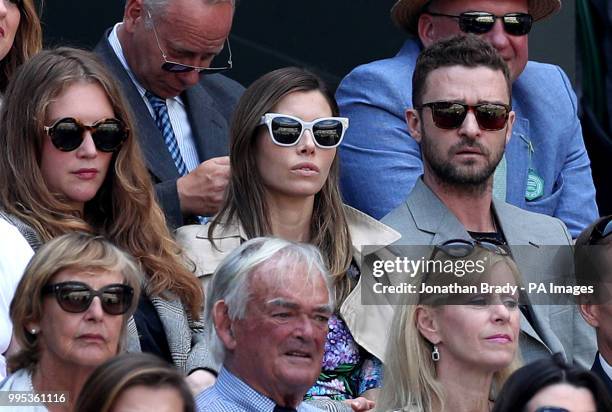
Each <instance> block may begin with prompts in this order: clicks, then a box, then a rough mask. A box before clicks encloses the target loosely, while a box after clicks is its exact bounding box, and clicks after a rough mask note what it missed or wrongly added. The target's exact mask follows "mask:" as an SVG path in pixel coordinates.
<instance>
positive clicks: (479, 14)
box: [425, 11, 533, 36]
mask: <svg viewBox="0 0 612 412" xmlns="http://www.w3.org/2000/svg"><path fill="white" fill-rule="evenodd" d="M425 13H427V14H429V15H430V16H438V17H449V18H452V19H457V20H459V29H460V30H461V31H462V32H464V33H473V34H483V33H488V32H489V31H491V29H493V26H495V20H497V19H501V20H502V22H503V26H504V31H505V32H506V33H508V34H510V35H512V36H524V35H526V34H528V33H529V32H530V31H531V26H532V25H533V16H531V14H529V13H507V14H504V15H503V16H497V15H495V14H493V13H488V12H486V11H467V12H464V13H461V14H459V15H453V14H445V13H435V12H431V11H427V12H425Z"/></svg>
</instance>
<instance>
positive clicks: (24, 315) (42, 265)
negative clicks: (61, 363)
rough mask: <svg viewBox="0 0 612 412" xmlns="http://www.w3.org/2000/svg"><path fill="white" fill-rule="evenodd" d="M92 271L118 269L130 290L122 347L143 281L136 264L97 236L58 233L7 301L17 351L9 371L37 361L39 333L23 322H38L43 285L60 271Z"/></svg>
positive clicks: (122, 333) (30, 367) (9, 363)
mask: <svg viewBox="0 0 612 412" xmlns="http://www.w3.org/2000/svg"><path fill="white" fill-rule="evenodd" d="M68 269H72V270H82V271H86V272H93V273H94V274H95V273H97V272H100V271H104V272H119V273H121V274H122V275H123V279H124V283H125V284H126V285H129V286H131V287H132V289H134V296H133V298H132V303H131V306H130V308H129V310H128V311H127V312H126V313H124V314H123V315H122V316H123V326H122V331H121V342H120V345H119V348H118V349H119V350H121V348H122V347H124V346H125V343H126V340H127V336H126V333H125V332H126V330H127V321H128V319H129V318H130V316H132V315H133V314H134V311H135V310H136V306H137V305H138V297H139V295H140V289H141V287H140V285H141V283H142V281H143V276H142V273H141V272H140V268H139V267H138V264H137V263H136V262H135V261H134V260H133V259H132V257H131V256H129V255H128V254H127V253H125V252H123V251H122V250H120V249H119V248H117V247H116V246H114V245H112V244H111V243H110V242H108V241H106V240H104V238H102V237H101V236H94V235H91V234H87V233H81V232H73V233H68V234H66V235H63V236H59V237H57V238H55V239H53V240H51V241H49V242H48V243H46V244H44V245H43V246H42V247H41V248H40V249H39V250H38V252H37V253H36V254H35V255H34V257H33V258H32V260H31V261H30V263H29V264H28V266H27V267H26V269H25V271H24V275H23V277H22V278H21V280H20V282H19V285H18V286H17V289H16V291H15V296H14V297H13V300H12V302H11V307H10V316H11V321H12V322H13V335H14V337H15V339H16V340H17V343H18V344H19V347H20V350H19V352H17V353H16V354H15V355H14V356H12V357H10V358H9V359H8V366H9V369H10V370H11V371H13V372H14V371H16V370H18V369H23V368H26V369H29V370H31V371H33V369H34V368H35V367H36V365H37V364H38V361H39V360H40V351H41V348H40V341H39V335H38V334H33V333H31V332H30V331H29V330H28V328H27V324H28V323H30V322H39V321H40V320H41V318H42V316H43V293H42V290H43V288H44V287H45V286H46V285H47V284H48V283H49V282H51V280H52V279H53V277H54V276H55V275H56V274H58V273H59V272H62V271H64V270H68Z"/></svg>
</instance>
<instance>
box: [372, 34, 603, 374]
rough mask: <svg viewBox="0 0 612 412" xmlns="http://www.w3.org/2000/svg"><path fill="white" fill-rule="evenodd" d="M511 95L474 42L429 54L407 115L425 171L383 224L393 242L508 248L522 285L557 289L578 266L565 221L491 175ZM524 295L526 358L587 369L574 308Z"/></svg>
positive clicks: (508, 120)
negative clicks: (502, 187) (512, 193)
mask: <svg viewBox="0 0 612 412" xmlns="http://www.w3.org/2000/svg"><path fill="white" fill-rule="evenodd" d="M510 93H511V82H510V76H509V72H508V68H507V67H506V65H505V64H504V62H503V60H502V59H501V58H500V57H499V55H498V54H497V53H496V51H495V50H494V49H493V48H492V47H491V46H490V45H488V44H487V43H486V42H484V41H482V40H480V39H478V38H477V37H475V36H467V37H454V38H451V39H449V40H445V41H442V42H440V43H437V44H435V45H433V46H431V47H430V48H428V49H426V50H424V51H423V52H422V53H421V55H420V56H419V59H418V60H417V65H416V69H415V74H414V78H413V101H414V107H415V108H414V109H408V110H407V111H406V120H407V123H408V129H409V131H410V134H411V136H412V137H413V138H414V139H415V140H416V141H417V142H418V143H419V145H420V147H421V152H422V157H423V165H424V172H423V175H422V176H421V178H420V179H419V180H418V181H417V184H416V186H415V188H414V189H413V190H412V192H411V193H410V195H409V196H408V198H407V199H406V201H405V202H404V203H402V204H401V205H400V206H399V207H398V208H396V209H395V210H393V211H392V212H391V213H390V214H388V215H387V216H386V217H385V218H384V219H383V220H382V221H383V222H384V223H386V224H387V225H389V226H391V227H393V228H394V229H396V230H397V231H398V232H400V233H401V234H402V239H401V240H400V241H398V242H397V243H396V245H439V244H441V243H444V242H445V241H448V240H451V239H464V240H469V241H474V242H478V241H480V242H483V241H488V242H492V243H501V244H505V245H507V246H508V247H509V249H510V251H511V254H512V256H513V258H514V260H515V261H516V263H517V265H518V267H519V269H520V271H521V273H522V276H523V280H524V283H525V285H529V284H539V283H544V281H546V284H548V283H549V282H551V281H552V282H553V283H554V282H555V281H557V280H559V281H560V278H559V277H558V274H560V273H561V272H567V269H568V268H567V266H571V265H567V262H568V260H567V259H571V236H570V234H569V233H568V231H567V229H566V227H565V225H564V224H563V223H562V222H561V221H560V220H558V219H556V218H552V217H549V216H545V215H541V214H536V213H532V212H527V211H525V210H522V209H519V208H517V207H515V206H512V205H510V204H508V203H506V202H503V201H499V200H496V199H493V196H492V184H493V172H494V171H495V168H496V166H497V164H498V163H499V161H500V159H501V157H502V155H503V153H504V149H505V146H506V144H507V143H508V141H509V139H510V136H511V133H512V124H513V122H514V119H515V115H514V112H513V111H512V110H511V96H510ZM553 245H554V246H556V248H553ZM551 276H553V277H551ZM526 299H527V303H529V304H527V305H525V306H523V307H522V308H521V309H522V316H521V337H520V347H521V352H522V355H523V359H524V360H525V361H526V362H529V361H531V360H534V359H536V358H539V357H542V356H548V354H549V353H552V352H562V353H564V355H565V357H566V358H567V360H568V361H570V362H576V363H578V364H580V365H582V366H585V367H588V366H590V362H592V359H593V356H594V354H595V339H594V335H593V334H592V331H590V330H589V329H588V326H587V325H586V323H585V322H584V321H583V320H582V319H581V318H580V315H579V314H578V311H577V310H576V306H575V305H573V304H565V305H559V304H550V303H551V302H545V301H544V300H543V299H542V298H541V297H540V296H538V295H536V294H531V295H529V296H527V297H526ZM543 303H549V304H543Z"/></svg>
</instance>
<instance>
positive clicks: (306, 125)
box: [257, 113, 349, 149]
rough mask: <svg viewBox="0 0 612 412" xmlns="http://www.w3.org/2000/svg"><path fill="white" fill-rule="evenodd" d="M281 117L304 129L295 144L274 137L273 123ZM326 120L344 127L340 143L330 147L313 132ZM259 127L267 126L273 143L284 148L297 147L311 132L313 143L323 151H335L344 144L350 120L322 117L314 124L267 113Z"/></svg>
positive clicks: (260, 121) (313, 122)
mask: <svg viewBox="0 0 612 412" xmlns="http://www.w3.org/2000/svg"><path fill="white" fill-rule="evenodd" d="M279 117H286V118H289V119H292V120H295V121H296V122H298V123H299V124H300V126H301V128H302V130H301V131H300V134H299V136H298V137H297V139H295V142H293V143H282V142H279V141H278V140H276V138H275V137H274V132H273V130H272V122H273V121H274V119H277V118H279ZM326 120H334V121H337V122H339V123H340V124H341V125H342V132H341V133H340V138H339V139H338V142H337V143H335V144H334V145H330V146H326V145H322V144H321V143H319V141H318V140H317V138H316V136H315V133H314V131H313V130H312V128H313V126H314V125H316V124H317V123H319V122H323V121H326ZM257 125H258V126H262V125H266V126H267V128H268V134H269V135H270V138H271V139H272V142H273V143H274V144H276V145H278V146H283V147H291V146H296V145H297V144H298V143H299V142H300V140H301V139H302V136H303V135H304V132H305V131H306V130H308V131H310V134H311V135H312V137H313V139H312V140H313V141H314V143H315V145H316V146H317V147H319V148H321V149H333V148H335V147H338V146H340V143H342V140H343V139H344V134H345V133H346V129H348V127H349V119H348V118H347V117H320V118H318V119H314V120H313V121H312V122H306V121H304V120H302V119H300V118H299V117H295V116H291V115H288V114H281V113H266V114H264V115H263V116H262V117H261V119H260V120H259V123H258V124H257Z"/></svg>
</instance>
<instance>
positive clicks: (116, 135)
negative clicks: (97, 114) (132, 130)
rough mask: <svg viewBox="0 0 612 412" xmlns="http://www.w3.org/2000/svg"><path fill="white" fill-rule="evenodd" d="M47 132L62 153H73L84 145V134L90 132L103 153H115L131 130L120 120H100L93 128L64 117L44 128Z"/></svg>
mask: <svg viewBox="0 0 612 412" xmlns="http://www.w3.org/2000/svg"><path fill="white" fill-rule="evenodd" d="M44 129H45V132H47V134H48V135H49V137H51V143H53V146H55V147H56V148H57V149H59V150H61V151H62V152H71V151H73V150H75V149H77V148H79V147H80V146H81V144H83V140H84V139H85V136H84V133H85V131H86V130H88V131H89V132H90V133H91V138H92V139H93V141H94V144H95V145H96V149H98V150H99V151H101V152H114V151H115V150H117V149H118V148H119V147H120V146H121V144H122V143H123V142H124V141H125V139H127V137H128V134H129V129H128V128H127V127H126V126H125V124H124V123H123V122H122V121H121V120H119V119H114V118H110V119H102V120H98V121H97V122H95V123H94V124H92V125H91V126H87V125H85V124H83V123H81V122H80V121H78V120H77V119H75V118H72V117H64V118H62V119H59V120H57V121H56V122H55V123H53V125H51V126H45V127H44Z"/></svg>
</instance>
